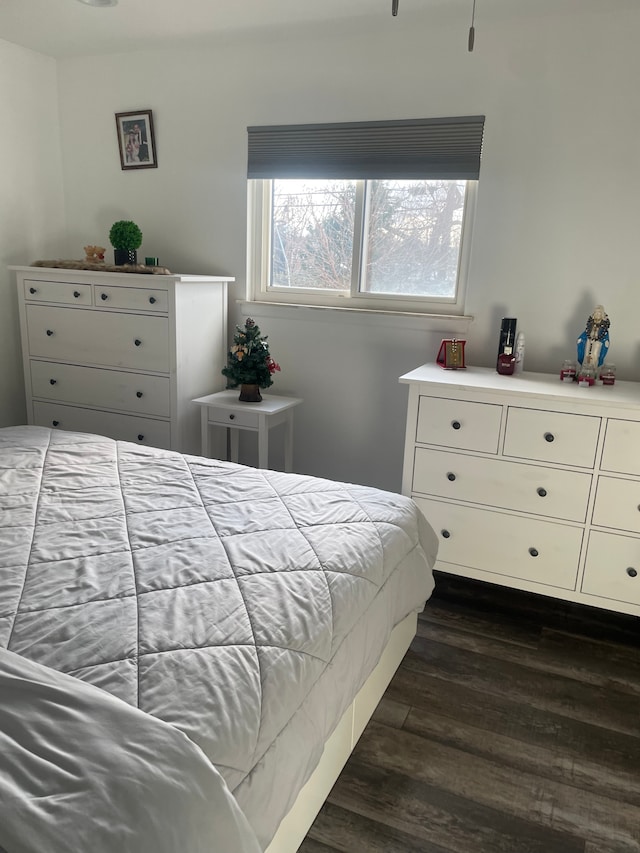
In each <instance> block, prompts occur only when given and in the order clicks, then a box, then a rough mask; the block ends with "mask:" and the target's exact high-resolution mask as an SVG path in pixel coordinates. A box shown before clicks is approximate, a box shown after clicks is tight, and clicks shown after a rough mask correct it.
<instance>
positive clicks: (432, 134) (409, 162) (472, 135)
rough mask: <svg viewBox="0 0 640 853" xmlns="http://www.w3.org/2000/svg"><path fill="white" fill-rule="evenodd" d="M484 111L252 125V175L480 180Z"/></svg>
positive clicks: (250, 128) (249, 170)
mask: <svg viewBox="0 0 640 853" xmlns="http://www.w3.org/2000/svg"><path fill="white" fill-rule="evenodd" d="M483 130H484V116H455V117H453V118H433V119H407V120H404V121H362V122H345V123H340V124H288V125H273V126H267V127H249V128H247V131H248V134H249V158H248V170H247V177H249V178H257V179H265V178H354V179H362V178H387V179H392V178H399V179H402V178H422V179H428V178H442V179H448V180H455V179H460V180H465V179H466V180H477V178H478V175H479V173H480V154H481V152H482V134H483Z"/></svg>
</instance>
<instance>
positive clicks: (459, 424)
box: [451, 421, 462, 429]
mask: <svg viewBox="0 0 640 853" xmlns="http://www.w3.org/2000/svg"><path fill="white" fill-rule="evenodd" d="M451 426H452V427H453V428H454V429H460V427H461V426H462V424H461V423H460V421H451Z"/></svg>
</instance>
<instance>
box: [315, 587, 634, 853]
mask: <svg viewBox="0 0 640 853" xmlns="http://www.w3.org/2000/svg"><path fill="white" fill-rule="evenodd" d="M337 850H339V851H348V853H370V851H371V853H373V851H375V853H382V851H384V853H640V619H637V618H635V617H631V616H624V615H617V614H613V613H609V612H606V611H602V610H596V609H592V608H586V607H580V606H579V605H572V604H566V603H562V602H558V601H555V600H553V599H549V598H544V597H540V596H534V595H529V594H527V593H519V592H515V591H512V590H507V589H503V588H501V587H493V586H489V585H484V584H480V583H475V582H472V581H464V580H462V579H456V578H453V577H450V576H445V575H439V576H438V577H437V584H436V592H435V594H434V596H433V597H432V599H431V600H430V601H429V602H428V604H427V607H426V609H425V612H424V613H423V614H422V615H421V617H420V621H419V623H418V635H417V637H416V639H415V640H414V642H413V644H412V646H411V649H410V651H409V652H408V653H407V655H406V657H405V659H404V661H403V663H402V665H401V666H400V669H399V670H398V672H397V673H396V675H395V677H394V679H393V681H392V682H391V684H390V686H389V688H388V690H387V692H386V693H385V696H384V698H383V700H382V702H381V703H380V705H379V706H378V709H377V711H376V713H375V715H374V717H373V719H372V720H371V721H370V723H369V725H368V726H367V728H366V730H365V732H364V734H363V735H362V738H361V739H360V741H359V743H358V745H357V747H356V749H355V751H354V753H353V755H352V756H351V758H350V759H349V762H348V763H347V765H346V767H345V769H344V770H343V772H342V774H341V776H340V778H339V779H338V781H337V783H336V785H335V786H334V788H333V790H332V792H331V795H330V796H329V799H328V801H327V802H326V804H325V805H324V807H323V809H322V811H321V812H320V814H319V815H318V817H317V819H316V821H315V822H314V824H313V826H312V828H311V830H310V832H309V834H308V836H307V838H306V840H305V841H304V843H303V844H302V847H301V848H300V853H332V851H337Z"/></svg>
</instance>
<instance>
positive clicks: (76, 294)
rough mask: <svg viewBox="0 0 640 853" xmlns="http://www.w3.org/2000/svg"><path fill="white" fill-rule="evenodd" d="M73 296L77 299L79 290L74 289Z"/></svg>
mask: <svg viewBox="0 0 640 853" xmlns="http://www.w3.org/2000/svg"><path fill="white" fill-rule="evenodd" d="M73 296H74V298H75V299H79V298H80V291H79V290H74V291H73Z"/></svg>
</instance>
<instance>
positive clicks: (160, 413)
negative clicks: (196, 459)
mask: <svg viewBox="0 0 640 853" xmlns="http://www.w3.org/2000/svg"><path fill="white" fill-rule="evenodd" d="M56 263H57V264H58V265H57V266H56V267H45V266H42V265H41V263H36V264H35V265H34V266H24V267H22V266H20V267H18V266H16V267H11V269H12V270H13V271H14V272H15V275H16V280H17V286H18V307H19V314H20V332H21V337H22V353H23V365H24V377H25V392H26V402H27V420H28V423H30V424H37V425H39V426H48V427H54V428H55V427H57V428H59V429H68V430H74V431H78V432H93V433H99V434H100V435H106V436H108V437H110V438H116V439H123V440H126V441H133V442H136V443H139V444H146V445H153V446H155V447H164V448H167V449H170V450H179V451H182V452H183V453H199V452H200V413H199V412H198V410H197V408H196V407H194V406H193V405H192V404H191V400H193V398H194V397H199V396H202V395H203V394H208V393H211V392H212V391H216V390H221V389H222V385H223V383H222V379H221V376H220V368H221V367H222V365H223V364H224V363H225V355H226V342H227V287H228V284H229V283H230V282H232V281H234V279H233V278H230V277H229V276H207V275H172V274H166V275H165V274H153V272H152V271H149V272H148V273H146V274H143V273H139V272H137V271H136V270H137V269H138V268H136V267H133V268H132V270H133V271H131V272H108V271H104V272H103V271H101V270H95V266H97V264H93V265H89V266H90V267H91V268H90V269H79V268H78V266H80V265H81V264H80V263H79V262H78V264H77V265H76V266H74V267H73V268H64V267H62V266H60V265H59V264H62V263H63V262H56ZM153 269H154V271H156V272H157V270H158V268H157V267H155V268H153Z"/></svg>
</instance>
